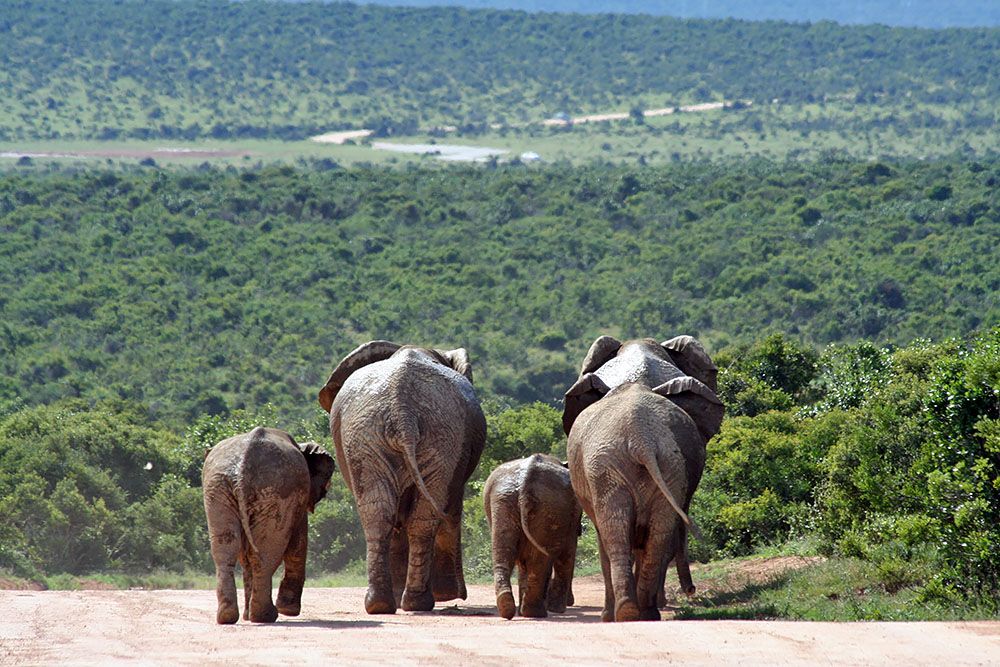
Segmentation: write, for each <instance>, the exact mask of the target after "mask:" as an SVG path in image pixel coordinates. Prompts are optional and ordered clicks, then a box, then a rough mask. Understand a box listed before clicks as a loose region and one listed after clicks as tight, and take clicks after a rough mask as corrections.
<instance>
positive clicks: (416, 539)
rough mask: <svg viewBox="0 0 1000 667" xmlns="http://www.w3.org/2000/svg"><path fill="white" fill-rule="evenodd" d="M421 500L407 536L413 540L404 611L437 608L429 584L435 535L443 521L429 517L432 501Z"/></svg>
mask: <svg viewBox="0 0 1000 667" xmlns="http://www.w3.org/2000/svg"><path fill="white" fill-rule="evenodd" d="M424 503H425V501H424V500H423V499H421V500H420V501H418V503H417V505H418V509H417V512H416V516H413V517H412V518H411V519H410V522H409V525H408V526H407V529H406V536H407V539H408V540H409V542H410V562H409V567H408V569H407V571H406V589H405V590H404V591H403V599H402V607H403V610H404V611H430V610H432V609H434V592H433V591H432V590H431V586H430V575H431V560H432V559H433V557H434V537H435V534H436V533H437V529H438V525H439V524H440V523H441V520H440V519H438V518H436V517H433V516H430V513H429V512H428V511H426V510H428V509H429V505H430V504H429V503H427V504H426V505H425V504H424Z"/></svg>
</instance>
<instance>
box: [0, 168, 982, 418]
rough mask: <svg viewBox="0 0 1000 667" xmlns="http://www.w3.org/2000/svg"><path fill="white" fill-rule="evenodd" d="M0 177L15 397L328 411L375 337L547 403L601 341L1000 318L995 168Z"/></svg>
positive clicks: (749, 336) (6, 344)
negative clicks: (428, 351) (330, 398)
mask: <svg viewBox="0 0 1000 667" xmlns="http://www.w3.org/2000/svg"><path fill="white" fill-rule="evenodd" d="M21 172H22V173H10V174H8V175H6V176H5V177H4V178H2V179H0V258H3V259H2V261H0V285H3V291H2V292H0V401H3V400H4V399H7V398H13V397H16V396H19V397H21V398H23V399H24V400H25V401H26V402H28V403H30V404H35V403H51V402H52V401H54V400H57V399H59V398H63V397H68V396H82V397H85V398H88V399H92V400H95V399H107V398H126V399H134V400H137V401H141V402H143V403H145V404H147V405H149V406H150V407H151V409H152V411H153V412H154V413H155V414H157V415H159V416H161V417H163V418H165V419H167V420H168V421H170V422H171V423H173V424H175V425H176V424H186V423H188V421H189V420H190V419H193V418H194V417H196V416H198V415H200V414H203V413H217V412H225V411H228V410H231V409H234V408H238V407H244V406H246V407H259V406H262V405H264V404H265V403H267V402H271V403H273V404H275V405H276V406H277V407H278V408H279V409H280V410H281V413H282V415H284V416H285V418H288V419H291V418H292V417H296V418H300V417H301V418H306V419H309V418H311V417H312V416H315V412H316V410H317V407H316V402H315V395H316V391H317V389H318V387H319V386H321V384H322V382H323V380H325V378H326V376H327V374H328V373H329V372H330V370H331V369H332V367H333V364H335V363H336V362H337V361H338V360H339V359H340V358H341V357H342V356H343V355H344V354H346V353H347V352H348V351H350V350H351V349H352V348H353V347H355V346H356V345H357V344H359V343H361V342H363V341H366V340H370V339H373V338H386V339H391V340H396V341H399V342H420V343H428V344H434V345H446V346H465V347H467V348H468V349H469V352H470V354H471V356H472V359H473V363H474V365H475V372H476V378H477V386H478V387H479V388H480V390H481V391H482V392H483V394H484V395H485V396H489V397H494V398H500V399H504V400H508V401H512V402H528V401H532V400H543V401H547V402H550V401H556V400H558V399H560V397H561V396H562V393H563V391H565V389H566V387H567V386H568V383H570V382H571V381H572V380H573V378H574V377H575V374H576V369H577V368H578V364H579V363H580V359H581V358H582V356H583V354H584V353H585V351H586V348H587V346H588V345H589V343H590V342H591V341H593V339H594V338H595V337H596V336H597V335H599V334H602V333H610V334H616V335H620V336H629V337H631V336H637V335H641V336H647V335H652V336H669V335H675V334H679V333H690V334H695V335H698V336H700V337H701V338H702V339H703V340H704V341H705V342H706V344H707V345H709V346H710V347H711V349H713V350H718V349H720V348H721V347H724V346H725V345H727V344H735V343H745V342H750V341H754V340H760V339H761V338H763V337H764V336H765V335H766V334H767V333H770V332H775V331H779V332H786V333H789V334H792V335H793V336H795V337H798V338H801V339H802V340H804V341H806V342H807V343H809V344H816V345H823V344H826V343H828V342H831V341H849V340H856V339H859V338H865V339H870V340H873V341H876V342H897V343H904V342H909V341H911V340H914V339H917V338H930V339H934V340H940V339H942V338H944V337H946V336H952V335H963V334H966V333H968V332H970V331H972V330H975V329H977V328H984V327H991V326H997V325H1000V301H998V298H1000V263H998V262H997V261H996V253H997V241H996V240H997V238H998V237H1000V194H998V193H1000V187H998V184H1000V162H992V163H990V162H986V163H977V162H968V163H961V162H941V163H934V164H927V163H919V162H914V163H906V164H891V163H868V162H839V161H836V160H829V161H827V162H824V163H819V164H814V165H791V164H784V165H781V164H775V163H771V162H764V161H747V162H745V163H742V164H726V165H708V164H687V165H675V166H671V167H664V168H653V167H647V168H645V169H637V170H636V169H624V168H622V169H609V168H597V167H595V168H585V169H571V168H562V167H549V168H543V169H526V168H513V167H511V168H500V169H497V170H488V169H481V168H447V169H444V168H441V169H412V170H396V171H387V170H376V169H356V170H342V169H334V170H328V171H314V170H299V169H293V168H290V167H282V168H267V169H264V170H260V171H253V170H249V171H244V172H237V171H229V172H227V171H221V170H220V171H217V170H211V169H209V170H206V171H190V172H174V173H172V172H167V171H160V170H157V169H143V170H138V171H135V172H134V173H130V172H110V171H83V172H79V173H70V172H67V173H62V172H58V171H53V172H44V171H39V172H38V173H34V171H33V170H31V169H27V170H24V169H22V170H21Z"/></svg>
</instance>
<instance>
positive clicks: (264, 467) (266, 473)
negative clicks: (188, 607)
mask: <svg viewBox="0 0 1000 667" xmlns="http://www.w3.org/2000/svg"><path fill="white" fill-rule="evenodd" d="M333 468H334V463H333V457H332V456H330V455H329V454H327V453H326V450H325V449H323V448H322V447H320V446H319V445H317V444H316V443H315V442H305V443H302V444H299V443H296V442H295V440H294V439H292V436H290V435H288V434H287V433H285V432H284V431H280V430H278V429H273V428H263V427H260V426H258V427H257V428H255V429H253V430H252V431H250V432H249V433H243V434H240V435H236V436H233V437H232V438H228V439H226V440H223V441H222V442H220V443H219V444H217V445H215V446H214V447H212V449H211V450H210V451H209V452H208V455H207V456H206V457H205V463H204V466H203V468H202V473H201V486H202V491H203V493H204V501H205V516H206V517H207V519H208V534H209V538H210V540H211V541H210V545H211V552H212V560H214V561H215V572H216V578H217V580H218V583H217V587H216V596H217V598H218V608H217V610H216V616H215V619H216V621H217V622H218V623H235V622H236V621H237V619H239V615H240V612H239V605H238V603H237V600H236V582H235V579H234V575H233V570H234V568H235V566H236V562H237V560H238V561H239V562H240V564H241V565H242V566H243V587H244V592H245V597H244V608H243V620H250V621H254V622H257V623H271V622H273V621H275V620H276V619H277V618H278V613H279V612H280V613H282V614H285V615H286V616H298V614H299V610H300V606H301V600H302V586H303V584H304V583H305V578H306V548H307V541H308V534H309V527H308V521H307V514H308V513H309V512H312V511H313V509H314V508H315V507H316V503H318V502H319V501H320V500H321V499H322V498H323V497H324V496H325V495H326V492H327V489H329V487H330V477H331V476H332V475H333ZM282 561H284V563H285V575H284V577H283V578H282V580H281V586H280V587H279V588H278V606H277V607H275V605H274V603H273V602H272V601H271V577H272V576H273V575H274V571H275V570H276V569H277V568H278V565H279V564H281V562H282Z"/></svg>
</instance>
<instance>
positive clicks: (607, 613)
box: [601, 608, 615, 623]
mask: <svg viewBox="0 0 1000 667" xmlns="http://www.w3.org/2000/svg"><path fill="white" fill-rule="evenodd" d="M614 622H615V612H614V611H613V610H611V609H607V608H605V609H602V610H601V623H614Z"/></svg>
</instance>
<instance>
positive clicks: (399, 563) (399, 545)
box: [389, 528, 410, 608]
mask: <svg viewBox="0 0 1000 667" xmlns="http://www.w3.org/2000/svg"><path fill="white" fill-rule="evenodd" d="M409 561H410V542H409V540H408V539H407V537H406V531H405V530H403V529H402V528H394V529H393V531H392V538H391V539H390V540H389V574H390V576H391V577H392V596H393V598H394V599H395V600H396V607H397V608H398V607H399V606H400V604H402V601H403V589H404V588H406V570H407V568H408V567H409Z"/></svg>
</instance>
